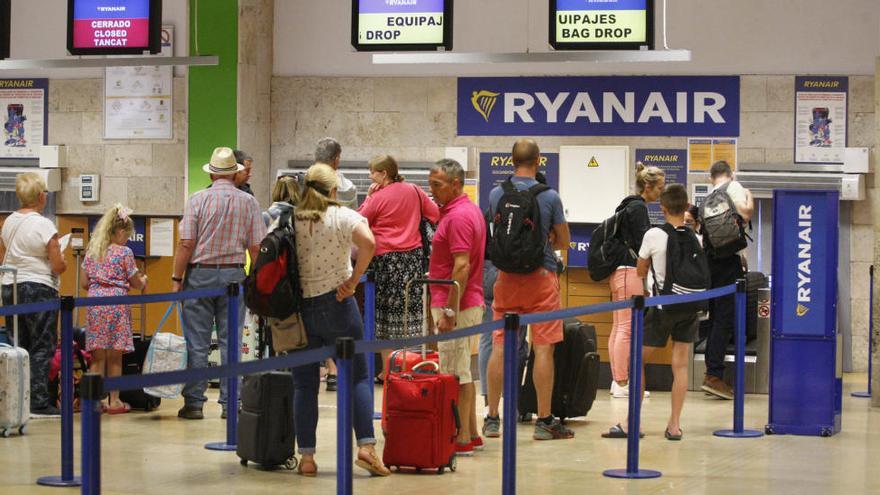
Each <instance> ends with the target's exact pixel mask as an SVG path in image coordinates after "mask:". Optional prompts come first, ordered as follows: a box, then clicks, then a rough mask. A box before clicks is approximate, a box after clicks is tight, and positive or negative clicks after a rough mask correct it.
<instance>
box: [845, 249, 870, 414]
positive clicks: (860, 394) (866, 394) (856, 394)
mask: <svg viewBox="0 0 880 495" xmlns="http://www.w3.org/2000/svg"><path fill="white" fill-rule="evenodd" d="M868 284H869V286H868V390H867V391H866V392H853V393H852V394H850V395H852V396H853V397H859V398H862V399H865V398H869V397H871V375H872V373H873V372H874V369H873V366H871V364H872V362H873V361H874V360H873V359H871V355H872V354H873V353H874V265H871V266H870V267H868Z"/></svg>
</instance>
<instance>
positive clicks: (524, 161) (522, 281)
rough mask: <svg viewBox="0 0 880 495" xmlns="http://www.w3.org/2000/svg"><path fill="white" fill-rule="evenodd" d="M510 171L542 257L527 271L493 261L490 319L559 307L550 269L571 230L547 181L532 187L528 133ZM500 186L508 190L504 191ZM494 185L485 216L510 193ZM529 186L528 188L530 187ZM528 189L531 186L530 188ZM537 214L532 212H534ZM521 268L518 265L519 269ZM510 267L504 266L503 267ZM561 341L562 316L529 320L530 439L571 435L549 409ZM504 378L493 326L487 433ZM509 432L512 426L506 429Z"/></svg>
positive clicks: (533, 147)
mask: <svg viewBox="0 0 880 495" xmlns="http://www.w3.org/2000/svg"><path fill="white" fill-rule="evenodd" d="M512 154H513V166H514V172H513V176H512V177H510V178H509V179H508V180H509V181H510V184H511V185H512V186H513V187H515V188H516V190H518V191H529V192H530V193H531V194H533V196H532V197H533V198H535V199H534V200H535V201H537V206H538V208H539V210H540V229H541V236H542V238H543V239H544V257H543V262H542V263H541V265H540V266H538V267H536V268H535V269H534V270H532V271H529V272H528V273H522V272H523V271H525V270H528V266H524V267H514V270H513V271H505V270H504V269H503V268H501V267H500V266H499V273H498V280H497V281H496V282H495V290H494V293H495V294H494V295H495V300H494V302H493V303H492V310H493V312H494V315H495V319H496V320H497V319H500V318H502V317H503V316H504V314H505V313H520V314H523V313H539V312H544V311H554V310H557V309H559V308H560V307H561V300H560V295H559V276H558V275H557V274H556V255H555V254H554V252H553V250H554V249H568V244H569V242H570V241H571V234H570V233H569V230H568V223H567V222H566V221H565V213H564V211H565V210H564V209H563V207H562V200H561V199H560V197H559V193H557V192H556V191H554V190H553V189H549V188H547V187H543V188H541V187H538V188H534V186H536V185H537V184H538V181H537V180H536V179H535V177H536V175H537V173H538V166H539V164H540V163H541V150H540V149H539V148H538V144H537V143H536V142H535V141H534V140H532V139H520V140H518V141H517V142H516V144H514V145H513V153H512ZM504 186H507V189H508V191H511V192H507V193H506V192H505V191H504ZM504 186H497V187H495V188H494V189H493V190H492V192H491V193H490V194H489V215H490V218H493V217H495V215H496V214H499V210H501V209H502V208H504V205H500V201H501V199H502V198H503V197H510V196H508V195H510V194H516V193H515V192H513V189H512V188H511V187H510V185H508V184H504ZM533 188H534V189H533ZM532 191H535V192H534V193H532ZM535 219H537V217H535ZM520 268H522V269H520ZM508 269H510V268H508ZM561 341H562V322H561V321H559V320H557V321H553V322H548V323H538V324H535V325H532V349H533V350H534V352H535V363H534V366H533V372H532V377H533V380H534V384H535V392H536V395H537V399H538V420H537V421H536V422H535V432H534V434H533V435H532V437H533V438H534V439H535V440H554V439H561V438H573V437H574V432H573V431H571V430H570V429H568V428H566V427H565V425H563V424H561V423H560V421H559V419H558V418H554V417H553V414H552V413H551V412H550V401H551V396H552V394H553V378H554V377H553V348H554V346H555V345H556V343H557V342H561ZM503 381H504V331H503V330H496V331H495V333H494V336H493V349H492V357H491V358H489V390H488V392H489V415H488V416H487V417H486V420H485V423H484V424H483V434H484V435H485V436H487V437H489V438H493V437H498V436H500V435H501V432H500V426H501V419H500V418H499V415H498V404H499V402H500V400H501V387H502V384H503ZM507 433H508V434H511V435H515V434H516V432H507Z"/></svg>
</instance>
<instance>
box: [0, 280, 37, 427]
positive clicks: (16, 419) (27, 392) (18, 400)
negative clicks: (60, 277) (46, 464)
mask: <svg viewBox="0 0 880 495" xmlns="http://www.w3.org/2000/svg"><path fill="white" fill-rule="evenodd" d="M0 273H12V303H13V304H18V280H17V277H18V270H17V269H16V268H14V267H10V266H6V265H0ZM0 305H2V300H0ZM6 321H7V326H8V321H9V318H7V319H6ZM12 321H13V323H12V345H11V346H10V345H9V344H0V435H3V436H4V437H8V436H9V434H10V433H11V432H12V430H15V429H17V430H18V433H19V434H24V429H25V426H26V425H27V422H28V419H30V414H31V373H30V359H29V357H28V352H27V351H26V350H24V349H22V348H21V347H18V317H17V316H13V317H12Z"/></svg>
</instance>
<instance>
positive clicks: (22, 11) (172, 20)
mask: <svg viewBox="0 0 880 495" xmlns="http://www.w3.org/2000/svg"><path fill="white" fill-rule="evenodd" d="M188 4H189V2H188V1H187V0H164V1H163V3H162V19H163V21H162V22H163V24H166V25H172V26H174V54H175V55H177V56H185V55H186V54H187V53H188V51H189V37H188V34H187V33H188V31H189V25H188V23H187V11H188V10H189V9H188ZM67 57H70V58H75V57H72V56H70V55H68V54H67V2H66V1H64V0H12V33H11V47H10V57H9V58H10V59H39V60H43V59H58V58H67ZM178 75H181V74H180V73H178ZM103 76H104V70H103V69H53V70H4V71H2V73H0V77H4V78H6V77H50V78H53V79H83V78H91V77H103Z"/></svg>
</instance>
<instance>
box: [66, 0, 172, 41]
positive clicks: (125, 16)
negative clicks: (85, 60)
mask: <svg viewBox="0 0 880 495" xmlns="http://www.w3.org/2000/svg"><path fill="white" fill-rule="evenodd" d="M161 27H162V0H68V2H67V51H68V52H70V53H71V54H72V55H119V54H133V55H137V54H141V53H143V52H145V51H149V52H150V53H159V51H160V49H161V46H160V40H161Z"/></svg>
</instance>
